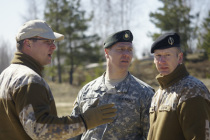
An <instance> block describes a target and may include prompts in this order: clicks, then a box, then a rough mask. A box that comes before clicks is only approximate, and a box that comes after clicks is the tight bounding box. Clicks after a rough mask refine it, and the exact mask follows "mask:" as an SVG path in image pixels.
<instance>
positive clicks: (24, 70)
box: [0, 52, 85, 140]
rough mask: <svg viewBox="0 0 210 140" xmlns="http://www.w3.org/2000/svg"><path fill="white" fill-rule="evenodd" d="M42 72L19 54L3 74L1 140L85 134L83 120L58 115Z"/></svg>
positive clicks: (50, 139) (43, 139) (0, 81)
mask: <svg viewBox="0 0 210 140" xmlns="http://www.w3.org/2000/svg"><path fill="white" fill-rule="evenodd" d="M42 70H43V67H42V66H41V65H40V64H39V63H37V62H36V61H35V60H34V59H33V58H31V57H30V56H28V55H26V54H23V53H20V52H17V53H16V54H15V56H14V59H13V60H12V64H11V65H10V66H9V67H8V68H6V69H5V70H4V71H3V72H2V73H1V75H0V139H1V140H29V139H39V140H54V139H56V140H57V139H59V140H60V139H68V138H70V137H73V136H76V135H79V134H81V133H83V132H85V127H84V124H83V122H82V120H81V118H80V117H70V116H66V117H61V118H59V117H58V116H57V111H56V106H55V101H54V98H53V95H52V93H51V90H50V88H49V86H48V84H47V83H46V82H45V81H44V79H43V78H42V77H41V72H42ZM69 113H70V112H69Z"/></svg>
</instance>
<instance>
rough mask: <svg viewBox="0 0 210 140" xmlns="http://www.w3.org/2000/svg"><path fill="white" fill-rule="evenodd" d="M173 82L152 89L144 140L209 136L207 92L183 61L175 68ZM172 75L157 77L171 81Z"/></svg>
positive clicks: (202, 139) (209, 100)
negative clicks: (147, 130) (148, 121)
mask: <svg viewBox="0 0 210 140" xmlns="http://www.w3.org/2000/svg"><path fill="white" fill-rule="evenodd" d="M173 74H174V73H172V75H173ZM176 77H178V79H177V82H175V83H174V84H172V85H170V86H167V87H165V88H163V86H161V87H160V88H159V89H158V91H157V92H156V93H155V95H154V97H153V99H152V103H151V108H150V130H149V135H148V140H169V139H170V140H192V139H194V140H209V139H210V133H209V132H210V131H209V120H210V93H209V91H208V89H207V88H206V86H205V85H204V84H203V83H202V82H201V81H199V80H198V79H196V78H194V77H192V76H190V75H188V73H187V72H186V69H185V67H184V65H181V66H179V67H178V68H177V69H176ZM173 80H174V77H173V78H171V76H169V77H168V79H164V77H159V78H158V81H159V82H163V83H164V82H165V83H164V84H165V85H167V84H168V83H166V81H168V82H171V81H173Z"/></svg>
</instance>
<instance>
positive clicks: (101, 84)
mask: <svg viewBox="0 0 210 140" xmlns="http://www.w3.org/2000/svg"><path fill="white" fill-rule="evenodd" d="M105 74H106V73H104V74H103V75H102V76H101V77H99V78H98V79H96V81H95V82H94V84H95V85H94V88H93V90H95V91H96V90H100V91H106V86H105ZM132 80H133V78H132V76H131V74H130V73H129V72H128V75H127V77H126V78H125V79H124V80H123V81H122V82H120V83H118V84H117V85H116V86H115V89H116V91H117V92H118V93H126V92H127V91H128V90H129V87H130V84H129V83H130V82H132Z"/></svg>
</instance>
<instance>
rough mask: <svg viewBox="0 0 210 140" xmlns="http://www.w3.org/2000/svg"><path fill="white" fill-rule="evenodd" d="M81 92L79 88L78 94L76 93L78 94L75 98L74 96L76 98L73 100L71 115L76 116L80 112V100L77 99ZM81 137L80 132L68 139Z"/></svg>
mask: <svg viewBox="0 0 210 140" xmlns="http://www.w3.org/2000/svg"><path fill="white" fill-rule="evenodd" d="M81 93H82V90H80V92H79V94H78V96H77V98H76V100H75V102H74V108H73V110H72V113H71V116H78V115H79V114H81V112H80V107H79V101H80V99H79V97H80V96H79V95H80V94H81ZM81 137H82V134H81V135H78V136H76V137H73V138H71V139H69V140H80V139H81Z"/></svg>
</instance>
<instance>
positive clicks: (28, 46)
mask: <svg viewBox="0 0 210 140" xmlns="http://www.w3.org/2000/svg"><path fill="white" fill-rule="evenodd" d="M23 49H24V51H29V50H30V49H31V44H30V41H29V40H28V39H25V40H24V42H23Z"/></svg>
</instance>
